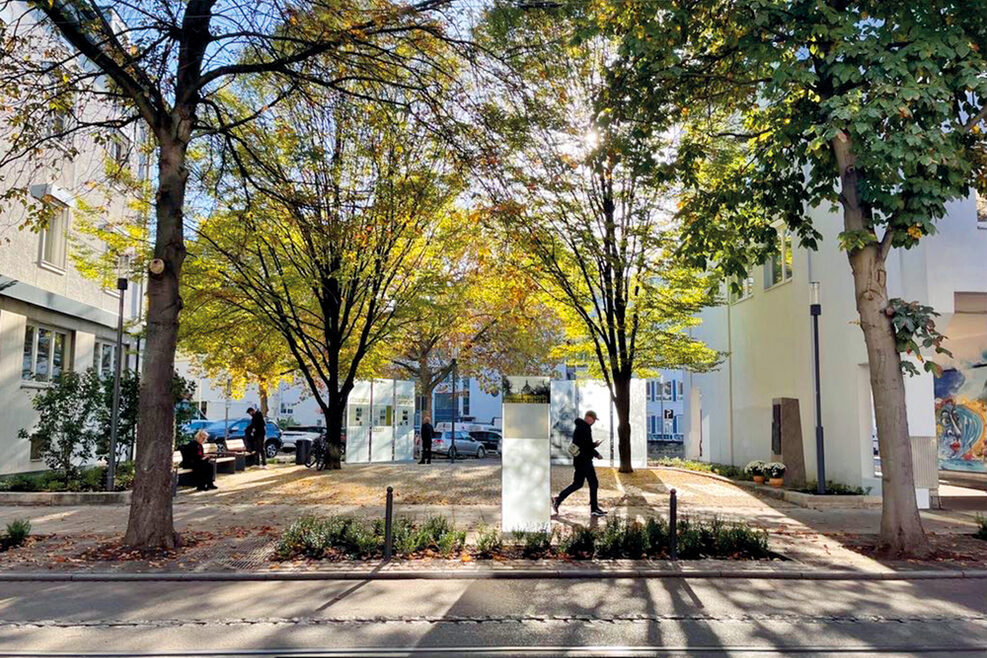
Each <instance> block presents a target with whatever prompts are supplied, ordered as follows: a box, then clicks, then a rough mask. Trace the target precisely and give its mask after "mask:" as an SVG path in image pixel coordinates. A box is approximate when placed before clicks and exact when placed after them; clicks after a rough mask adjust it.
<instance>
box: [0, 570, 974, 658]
mask: <svg viewBox="0 0 987 658" xmlns="http://www.w3.org/2000/svg"><path fill="white" fill-rule="evenodd" d="M985 592H987V581H983V580H969V581H964V580H952V581H918V582H901V581H892V582H868V583H853V582H818V581H817V582H812V581H777V580H776V581H743V580H690V581H681V580H615V581H568V580H528V581H461V580H449V581H373V582H367V581H358V582H352V581H351V582H338V581H329V582H245V583H222V582H219V583H190V584H182V583H163V582H151V583H58V584H56V583H50V584H46V583H2V584H0V656H8V655H16V656H24V655H44V656H49V655H102V656H105V655H126V656H145V655H147V656H185V655H199V656H203V655H209V656H249V655H272V656H276V655H285V656H342V655H347V656H351V655H359V656H409V655H412V656H420V655H437V656H466V655H469V656H480V655H491V656H515V655H516V656H525V655H572V656H577V655H578V656H589V655H593V656H599V655H608V654H609V655H660V656H670V655H675V656H724V655H729V656H765V655H799V656H802V655H811V656H872V655H878V656H887V655H893V656H910V655H915V656H962V655H971V656H985V655H987V594H985Z"/></svg>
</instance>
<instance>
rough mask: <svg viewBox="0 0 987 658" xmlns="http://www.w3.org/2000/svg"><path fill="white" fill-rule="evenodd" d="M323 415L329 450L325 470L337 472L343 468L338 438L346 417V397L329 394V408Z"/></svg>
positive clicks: (341, 451)
mask: <svg viewBox="0 0 987 658" xmlns="http://www.w3.org/2000/svg"><path fill="white" fill-rule="evenodd" d="M323 414H325V417H326V444H327V446H328V448H329V457H328V459H327V460H326V469H327V470H334V471H338V470H339V469H341V468H342V467H343V463H342V455H343V444H342V441H341V440H340V437H341V436H342V433H343V423H344V420H345V418H344V417H345V415H346V397H345V396H341V395H339V394H338V393H332V392H330V394H329V406H328V409H324V410H323Z"/></svg>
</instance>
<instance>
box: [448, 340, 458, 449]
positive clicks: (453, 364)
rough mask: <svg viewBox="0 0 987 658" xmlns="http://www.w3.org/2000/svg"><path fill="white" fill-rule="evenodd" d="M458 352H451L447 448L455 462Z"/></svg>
mask: <svg viewBox="0 0 987 658" xmlns="http://www.w3.org/2000/svg"><path fill="white" fill-rule="evenodd" d="M457 356H458V352H457V351H456V350H453V352H452V446H451V447H450V448H449V459H450V460H451V462H452V463H453V464H455V463H456V416H457V415H458V414H459V400H458V399H457V398H456V377H457V375H458V373H457V371H456V357H457Z"/></svg>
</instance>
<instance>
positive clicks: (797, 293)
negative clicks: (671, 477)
mask: <svg viewBox="0 0 987 658" xmlns="http://www.w3.org/2000/svg"><path fill="white" fill-rule="evenodd" d="M948 210H949V213H948V216H947V217H946V218H945V219H943V220H942V221H941V222H939V224H938V226H939V231H938V233H937V234H936V235H934V236H930V237H926V238H924V239H923V240H922V241H921V242H920V243H919V246H917V247H916V248H913V249H911V250H907V251H906V250H902V249H895V250H894V251H892V253H891V255H890V256H889V259H888V263H887V270H888V289H889V293H890V295H891V297H900V298H903V299H905V300H908V301H918V302H920V303H922V304H925V305H929V306H932V307H934V308H935V310H936V311H938V312H939V313H941V314H942V317H940V318H939V319H938V322H937V327H938V328H939V329H940V330H942V331H943V333H945V334H946V335H947V336H950V338H951V340H950V342H949V344H948V345H947V347H951V348H952V349H953V350H954V352H955V357H956V358H955V361H953V360H949V359H944V358H940V359H939V362H940V363H942V364H943V365H946V366H953V367H955V368H956V369H957V371H958V372H966V373H967V374H968V375H970V377H968V378H967V379H970V378H972V376H973V371H972V370H971V369H970V368H971V367H972V366H973V365H975V364H977V363H980V362H982V361H983V354H982V352H983V350H984V349H985V348H987V230H984V229H987V222H984V221H983V218H978V213H977V209H976V203H975V199H974V198H973V197H970V198H967V199H965V200H962V201H959V202H956V203H952V204H950V205H949V207H948ZM812 219H813V225H814V226H815V227H816V228H817V229H818V230H819V231H820V232H821V233H822V235H823V239H822V241H821V242H820V244H819V250H818V251H817V252H809V251H807V250H806V249H803V248H801V247H799V246H797V245H793V244H792V240H791V238H790V237H789V236H788V233H787V232H785V231H783V230H782V229H781V228H779V239H780V240H781V242H782V255H781V256H779V257H775V258H773V259H772V260H771V261H769V262H768V263H767V264H765V265H763V266H761V267H758V268H756V269H755V270H754V271H753V272H751V273H750V278H748V279H747V281H745V282H744V285H743V292H742V293H741V294H739V295H737V294H730V295H729V301H728V303H725V304H724V305H722V306H719V307H716V308H711V309H707V310H706V311H705V312H704V313H703V314H702V319H703V324H702V325H701V326H700V327H699V328H698V329H697V331H696V337H697V338H700V339H702V340H704V341H705V342H706V343H707V344H708V345H709V346H710V347H713V348H715V349H718V350H721V351H723V352H725V353H727V354H728V356H727V358H726V360H725V362H724V363H723V364H722V366H721V367H720V368H719V369H718V370H717V371H715V372H712V373H706V374H694V375H688V376H687V381H686V386H685V389H686V390H685V393H686V397H687V399H688V400H689V403H688V407H687V412H686V423H685V424H684V425H685V432H686V434H687V437H686V456H687V457H691V458H701V459H703V460H706V461H712V462H720V463H726V464H735V465H740V466H742V465H744V464H745V463H747V462H748V461H749V460H752V459H768V458H770V456H771V425H772V400H773V399H774V398H783V397H785V398H795V399H797V400H798V402H799V411H800V419H801V430H802V440H803V444H804V454H805V464H806V472H807V475H808V478H809V479H810V480H811V479H814V478H815V473H816V449H815V420H814V415H815V407H814V388H813V376H812V373H813V357H812V333H811V322H810V316H809V305H810V286H809V282H810V281H818V282H820V289H821V304H822V315H821V317H820V318H819V320H820V322H819V325H820V350H821V358H820V362H821V374H822V387H821V394H822V421H823V427H824V429H825V464H826V477H827V478H829V479H832V480H835V481H838V482H842V483H845V484H849V485H857V486H864V487H867V486H870V487H873V489H874V492H875V493H877V492H879V491H880V480H879V478H877V477H875V460H874V453H873V448H872V445H873V443H872V442H873V438H872V437H873V435H874V421H873V411H872V399H871V393H870V384H869V378H868V372H869V371H868V366H867V354H866V351H865V347H864V340H863V334H862V332H861V330H860V327H859V326H858V324H857V321H858V315H857V312H856V308H855V303H854V292H853V281H852V278H851V273H850V267H849V265H848V262H847V258H846V254H845V253H844V252H843V251H841V250H839V248H838V246H837V236H838V234H839V232H840V231H841V230H842V219H841V217H840V216H839V215H838V214H836V213H830V212H829V211H828V210H825V209H821V208H820V209H814V210H812ZM981 371H982V370H981ZM981 371H977V372H978V373H979V372H981ZM982 380H983V376H982V375H980V383H981V384H982V383H983V381H982ZM935 383H936V382H934V378H933V376H932V375H931V374H922V375H921V376H917V377H907V376H906V377H905V387H906V395H907V407H908V425H909V432H910V434H911V436H912V437H913V452H917V451H916V450H915V449H914V448H915V446H923V445H929V444H930V442H932V441H933V438H932V437H935V436H936V434H937V427H936V405H937V404H939V405H942V403H943V400H942V399H940V400H939V401H938V403H937V400H936V398H935V395H934V384H935ZM981 390H982V387H981ZM981 395H982V393H981ZM980 402H981V403H980V405H979V407H977V409H978V410H979V411H978V412H977V413H978V414H979V417H980V421H981V422H980V424H979V427H980V430H979V438H980V441H981V443H980V445H981V448H980V450H981V452H983V449H982V448H983V427H984V423H983V422H982V421H983V419H984V406H983V404H982V400H981V401H980ZM973 406H976V405H973ZM940 452H941V448H940ZM922 454H925V453H924V452H923V453H922ZM923 459H924V458H923ZM921 461H922V459H917V462H921ZM925 461H926V462H927V461H928V460H927V459H926V460H925ZM981 461H982V460H981ZM923 468H924V469H925V470H928V469H929V468H930V466H929V465H928V464H924V465H923V464H921V463H920V464H919V465H918V470H922V469H923ZM931 469H932V471H933V474H932V478H933V480H934V479H935V477H936V475H935V462H934V459H933V460H932V464H931ZM916 477H917V478H919V477H920V474H919V473H918V472H917V475H916ZM925 477H928V474H926V476H925ZM931 486H935V485H934V484H933V485H931Z"/></svg>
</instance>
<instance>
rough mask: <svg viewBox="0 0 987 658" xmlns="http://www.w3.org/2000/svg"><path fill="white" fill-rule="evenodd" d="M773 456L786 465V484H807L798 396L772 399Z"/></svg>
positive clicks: (800, 485) (799, 485)
mask: <svg viewBox="0 0 987 658" xmlns="http://www.w3.org/2000/svg"><path fill="white" fill-rule="evenodd" d="M771 458H772V459H773V460H776V461H780V462H781V463H783V464H784V465H785V484H787V485H789V486H792V487H803V486H805V452H804V448H803V445H802V419H801V417H800V415H799V401H798V399H797V398H775V399H774V400H772V401H771Z"/></svg>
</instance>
